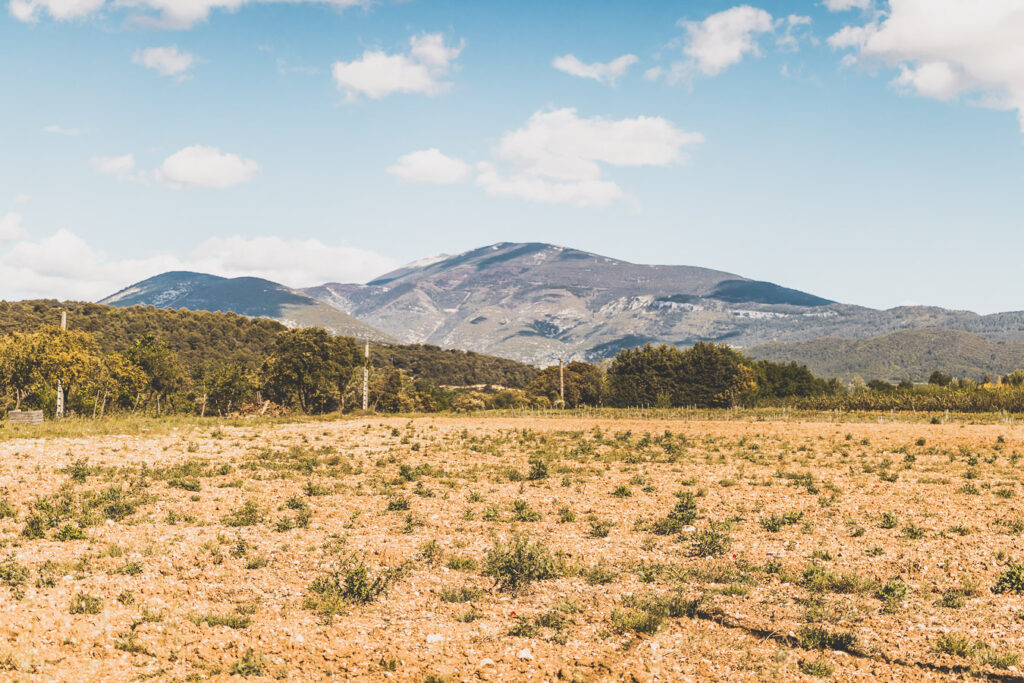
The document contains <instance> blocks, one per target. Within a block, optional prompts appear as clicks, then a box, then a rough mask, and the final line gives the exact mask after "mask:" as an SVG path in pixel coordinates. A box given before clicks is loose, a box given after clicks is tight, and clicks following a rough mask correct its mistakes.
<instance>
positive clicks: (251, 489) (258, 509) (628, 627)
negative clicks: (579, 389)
mask: <svg viewBox="0 0 1024 683" xmlns="http://www.w3.org/2000/svg"><path fill="white" fill-rule="evenodd" d="M1018 453H1024V428H1022V427H1020V426H1015V425H1007V424H988V425H972V424H968V423H958V422H952V423H949V424H921V423H915V424H899V423H864V424H848V423H847V424H835V423H831V422H827V421H822V422H796V421H780V422H741V421H726V420H719V421H706V422H703V421H682V420H678V421H672V420H655V419H648V420H626V419H622V420H618V419H561V418H523V419H515V418H496V417H492V418H456V417H450V418H449V417H437V418H434V417H424V418H417V419H411V420H410V419H404V418H403V419H399V418H372V419H360V420H346V421H338V422H318V423H304V424H283V425H261V426H255V425H254V426H243V427H216V426H213V425H208V424H204V426H202V427H183V428H180V429H178V430H176V431H175V432H172V433H170V434H160V435H142V434H137V435H109V436H90V437H83V438H52V439H13V440H8V441H4V442H2V443H0V490H2V493H3V499H2V500H0V516H2V519H0V544H2V546H3V547H2V548H0V678H3V679H9V680H25V681H29V680H32V681H54V680H62V681H85V680H89V681H92V680H112V681H118V680H125V681H128V680H143V679H147V678H154V679H157V680H226V679H229V678H232V677H242V676H247V677H249V678H252V679H254V680H257V679H260V678H262V679H266V680H273V679H287V680H395V681H406V680H409V681H435V682H436V681H474V680H488V681H524V680H525V681H555V680H568V681H605V680H623V681H633V680H635V681H685V680H694V681H696V680H730V681H733V680H786V681H789V680H802V679H806V680H813V679H815V678H829V677H831V678H833V679H835V680H901V681H902V680H940V679H965V680H966V679H971V678H994V679H999V680H1015V679H1016V680H1019V671H1018V669H1019V667H1020V666H1021V665H1020V663H1019V662H1018V656H1019V653H1021V652H1022V651H1024V593H1022V592H1024V568H1022V567H1020V566H1019V565H1017V564H1016V563H1018V562H1021V561H1022V556H1024V539H1022V533H1024V509H1022V508H1024V505H1022V502H1021V501H1022V498H1021V496H1022V495H1024V491H1022V489H1021V476H1020V473H1021V469H1022V466H1024V463H1021V462H1019V461H1018V460H1019V457H1020V456H1019V455H1018ZM517 543H518V545H517Z"/></svg>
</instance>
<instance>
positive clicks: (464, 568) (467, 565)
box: [445, 555, 477, 572]
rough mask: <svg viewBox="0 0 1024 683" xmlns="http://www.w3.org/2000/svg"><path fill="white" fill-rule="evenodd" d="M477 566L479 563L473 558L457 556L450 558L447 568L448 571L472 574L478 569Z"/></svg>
mask: <svg viewBox="0 0 1024 683" xmlns="http://www.w3.org/2000/svg"><path fill="white" fill-rule="evenodd" d="M476 565H477V562H476V560H475V559H473V558H472V557H468V556H465V555H456V556H454V557H449V558H448V562H447V563H446V565H445V566H447V567H448V569H454V570H455V571H457V572H471V571H473V570H474V569H476Z"/></svg>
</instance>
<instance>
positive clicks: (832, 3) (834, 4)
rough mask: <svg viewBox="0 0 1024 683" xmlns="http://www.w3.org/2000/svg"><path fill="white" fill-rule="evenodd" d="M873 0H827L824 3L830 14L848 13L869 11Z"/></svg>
mask: <svg viewBox="0 0 1024 683" xmlns="http://www.w3.org/2000/svg"><path fill="white" fill-rule="evenodd" d="M871 2H872V0H825V2H824V3H823V4H824V5H825V8H826V9H827V10H828V11H829V12H846V11H847V10H851V9H867V8H869V7H871Z"/></svg>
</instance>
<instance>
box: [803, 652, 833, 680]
mask: <svg viewBox="0 0 1024 683" xmlns="http://www.w3.org/2000/svg"><path fill="white" fill-rule="evenodd" d="M798 666H799V667H800V673H803V674H806V675H808V676H814V677H815V678H829V677H831V676H832V674H833V673H835V667H834V666H832V665H831V664H829V663H828V660H826V659H824V658H822V657H819V658H818V659H801V660H800V662H799V663H798Z"/></svg>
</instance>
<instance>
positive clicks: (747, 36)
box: [679, 5, 775, 76]
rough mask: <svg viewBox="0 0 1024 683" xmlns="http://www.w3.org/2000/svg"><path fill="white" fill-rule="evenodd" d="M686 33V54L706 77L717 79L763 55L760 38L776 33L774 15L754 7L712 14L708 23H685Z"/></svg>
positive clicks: (742, 7)
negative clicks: (749, 58)
mask: <svg viewBox="0 0 1024 683" xmlns="http://www.w3.org/2000/svg"><path fill="white" fill-rule="evenodd" d="M679 25H680V26H682V27H683V29H685V30H686V36H687V41H686V46H685V47H684V48H683V54H686V55H688V56H689V57H690V58H691V59H692V64H693V67H694V68H695V69H697V70H698V71H700V73H702V74H704V75H705V76H716V75H718V74H719V73H721V72H722V71H723V70H725V69H726V68H727V67H730V66H732V65H733V64H738V63H739V62H740V61H742V60H743V57H744V55H747V54H753V55H757V54H759V51H758V47H757V37H758V36H759V35H761V34H763V33H771V32H772V31H774V30H775V21H774V20H773V19H772V15H770V14H768V12H765V11H764V10H763V9H757V8H756V7H751V6H750V5H741V6H739V7H733V8H731V9H727V10H725V11H723V12H718V13H717V14H712V15H711V16H710V17H708V18H707V19H705V20H704V21H681V22H679Z"/></svg>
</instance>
